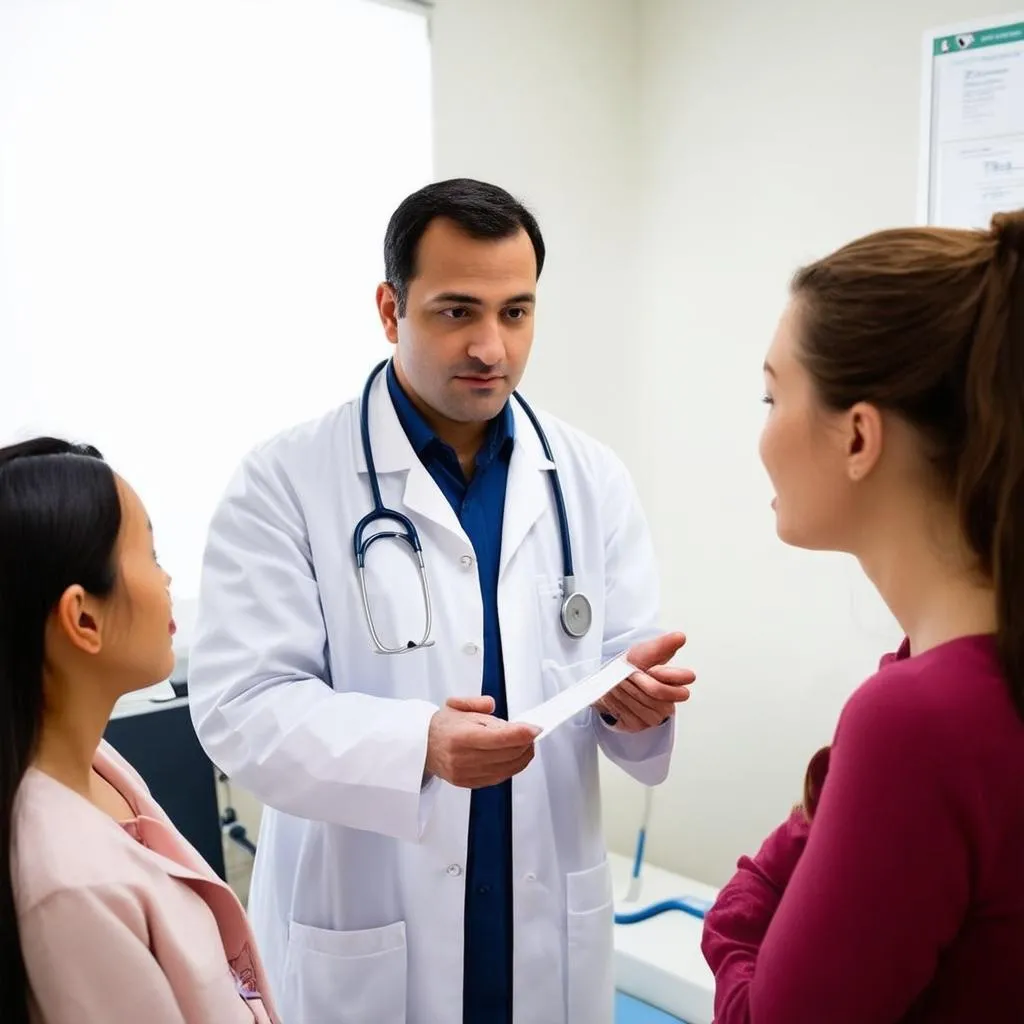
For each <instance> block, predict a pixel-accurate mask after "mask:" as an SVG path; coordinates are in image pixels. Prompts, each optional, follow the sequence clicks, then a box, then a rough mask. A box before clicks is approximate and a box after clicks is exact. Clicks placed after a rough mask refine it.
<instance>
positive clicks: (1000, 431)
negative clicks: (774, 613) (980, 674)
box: [957, 214, 1024, 716]
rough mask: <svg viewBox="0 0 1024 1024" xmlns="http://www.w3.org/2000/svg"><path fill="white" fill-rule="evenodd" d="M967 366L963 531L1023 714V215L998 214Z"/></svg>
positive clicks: (960, 483) (960, 499) (960, 495)
mask: <svg viewBox="0 0 1024 1024" xmlns="http://www.w3.org/2000/svg"><path fill="white" fill-rule="evenodd" d="M992 237H993V240H994V242H995V252H994V254H993V256H992V258H991V260H990V262H989V267H988V274H987V278H988V279H987V281H986V286H985V293H984V296H983V298H982V303H981V310H980V315H979V317H978V326H977V328H976V330H975V335H974V343H973V345H972V346H971V354H970V357H969V359H968V363H967V379H966V413H967V423H966V431H965V437H964V446H963V452H962V455H961V457H960V460H959V473H958V477H957V503H958V505H959V507H960V515H961V520H962V522H963V527H964V532H965V534H966V535H967V539H968V541H969V542H970V544H971V547H972V548H973V549H974V550H975V551H976V552H977V553H978V557H979V560H980V562H981V566H982V568H983V569H984V570H985V572H986V574H987V575H989V576H990V577H991V578H992V580H993V582H994V584H995V590H996V602H997V611H998V622H999V633H998V643H999V653H1000V657H1001V658H1002V661H1003V665H1004V667H1005V670H1006V674H1007V678H1008V679H1009V681H1010V687H1011V690H1012V693H1013V699H1014V703H1015V704H1016V705H1017V708H1018V710H1019V711H1020V712H1021V715H1022V716H1024V214H1014V215H1000V216H997V217H996V218H995V219H994V221H993V225H992Z"/></svg>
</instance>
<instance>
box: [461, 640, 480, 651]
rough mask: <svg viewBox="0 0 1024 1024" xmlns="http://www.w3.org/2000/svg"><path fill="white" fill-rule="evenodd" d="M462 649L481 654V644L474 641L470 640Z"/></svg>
mask: <svg viewBox="0 0 1024 1024" xmlns="http://www.w3.org/2000/svg"><path fill="white" fill-rule="evenodd" d="M462 650H463V651H464V652H465V653H466V654H479V653H480V648H479V646H478V645H477V644H474V643H472V642H470V643H468V644H464V645H463V647H462Z"/></svg>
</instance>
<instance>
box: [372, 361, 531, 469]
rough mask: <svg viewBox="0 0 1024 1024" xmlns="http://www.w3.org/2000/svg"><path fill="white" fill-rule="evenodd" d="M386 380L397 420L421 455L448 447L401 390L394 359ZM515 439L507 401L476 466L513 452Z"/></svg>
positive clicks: (496, 417) (414, 448)
mask: <svg viewBox="0 0 1024 1024" xmlns="http://www.w3.org/2000/svg"><path fill="white" fill-rule="evenodd" d="M387 382H388V393H389V394H390V395H391V403H392V404H393V405H394V407H395V414H396V415H397V416H398V422H399V423H401V424H402V429H403V430H404V431H405V434H406V437H408V438H409V443H410V444H411V445H412V447H413V451H415V452H416V454H417V455H419V456H420V457H422V456H424V455H426V454H428V453H429V450H430V448H431V446H434V447H438V446H441V447H444V448H447V447H448V445H446V444H445V443H444V442H443V441H442V440H441V439H440V438H439V437H438V436H437V434H435V433H434V431H433V430H432V429H431V427H430V424H429V423H427V421H426V420H425V419H424V418H423V415H422V413H421V412H420V411H419V409H417V408H416V406H415V405H413V403H412V399H411V398H409V396H408V395H407V394H406V393H405V392H404V391H403V390H402V386H401V384H399V383H398V374H396V373H395V364H394V361H393V360H392V361H391V362H389V363H388V369H387ZM514 438H515V417H514V416H513V414H512V406H511V405H510V403H508V402H506V403H505V405H504V406H503V407H502V410H501V412H499V413H498V415H497V416H495V417H494V419H493V420H491V422H490V423H489V424H488V425H487V436H486V438H485V439H484V445H483V448H482V449H481V450H480V454H479V455H478V456H477V466H478V467H482V466H483V465H486V464H487V463H488V462H490V461H491V460H493V459H494V458H495V457H496V456H498V455H502V454H505V453H507V452H510V451H511V450H512V444H513V440H514Z"/></svg>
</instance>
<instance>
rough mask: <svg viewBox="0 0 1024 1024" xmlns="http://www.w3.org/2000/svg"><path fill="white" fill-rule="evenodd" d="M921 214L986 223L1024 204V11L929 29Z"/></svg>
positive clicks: (949, 221) (965, 224) (930, 219)
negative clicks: (961, 24) (946, 27)
mask: <svg viewBox="0 0 1024 1024" xmlns="http://www.w3.org/2000/svg"><path fill="white" fill-rule="evenodd" d="M924 61H925V66H924V95H923V98H922V120H923V124H922V154H921V160H922V177H921V195H920V197H919V200H920V201H919V220H921V221H922V222H923V223H927V224H935V225H938V226H941V227H960V228H984V227H987V226H988V224H989V222H990V221H991V219H992V215H993V214H994V213H997V212H1000V211H1006V210H1014V209H1018V208H1022V207H1024V11H1022V12H1021V13H1020V14H1018V15H1011V16H1004V17H1003V18H1000V19H990V20H989V21H988V22H985V21H984V20H980V21H978V22H976V23H974V24H965V25H963V26H960V27H954V28H952V29H940V30H936V31H934V32H929V33H927V34H926V36H925V54H924Z"/></svg>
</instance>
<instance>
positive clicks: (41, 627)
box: [0, 437, 121, 1024]
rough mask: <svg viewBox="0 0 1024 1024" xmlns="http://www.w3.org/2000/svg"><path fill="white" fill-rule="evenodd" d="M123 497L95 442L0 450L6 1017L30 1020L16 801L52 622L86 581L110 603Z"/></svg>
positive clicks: (0, 972)
mask: <svg viewBox="0 0 1024 1024" xmlns="http://www.w3.org/2000/svg"><path fill="white" fill-rule="evenodd" d="M120 529H121V501H120V497H119V495H118V490H117V483H116V479H115V477H114V473H113V471H112V470H111V469H110V467H109V466H108V465H107V464H106V463H105V462H104V461H103V459H102V456H101V455H100V453H99V452H98V451H97V450H96V449H95V448H92V447H89V446H87V445H76V444H70V443H69V442H67V441H61V440H57V439H55V438H50V437H40V438H35V439H33V440H30V441H24V442H21V443H19V444H15V445H11V446H9V447H7V448H0V1016H2V1018H3V1021H4V1024H28V1020H29V1016H28V1012H29V1011H28V1002H29V1000H28V978H27V975H26V973H25V961H24V958H23V956H22V951H21V941H20V938H19V934H18V915H17V911H16V907H15V896H14V885H13V878H12V865H13V846H14V843H15V841H16V837H15V836H14V834H13V833H14V828H13V822H14V811H15V798H16V795H17V792H18V787H19V785H20V784H21V780H22V778H23V777H24V775H25V772H26V771H27V770H28V767H29V765H30V763H31V761H32V758H33V756H34V754H35V749H36V745H37V743H38V739H39V731H40V728H41V724H42V717H43V660H44V646H45V635H46V624H47V621H48V619H49V616H50V614H51V612H52V611H53V609H54V608H55V607H56V605H57V603H58V602H59V600H60V598H61V595H62V594H63V593H64V592H65V591H66V590H67V588H68V587H70V586H73V585H75V584H78V585H80V586H82V587H83V588H84V589H85V590H86V591H87V592H88V593H90V594H93V595H95V596H96V597H101V598H102V597H108V596H109V595H110V594H111V593H112V592H113V590H114V586H115V583H116V580H117V572H116V559H115V548H116V545H117V538H118V534H119V532H120Z"/></svg>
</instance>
